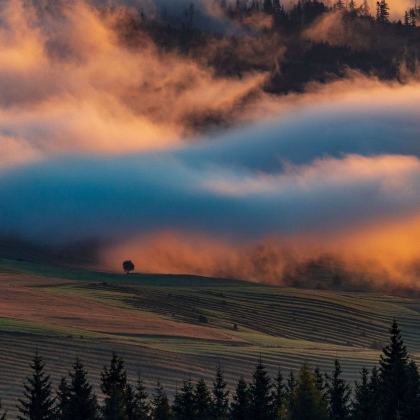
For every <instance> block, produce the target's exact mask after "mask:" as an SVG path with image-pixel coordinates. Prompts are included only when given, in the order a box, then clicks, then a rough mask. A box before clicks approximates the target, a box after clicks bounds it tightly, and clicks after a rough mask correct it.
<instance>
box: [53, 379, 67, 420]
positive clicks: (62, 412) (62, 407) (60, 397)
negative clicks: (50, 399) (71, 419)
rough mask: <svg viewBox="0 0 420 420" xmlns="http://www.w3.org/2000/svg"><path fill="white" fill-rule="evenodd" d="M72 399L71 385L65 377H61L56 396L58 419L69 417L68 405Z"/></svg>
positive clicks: (64, 419)
mask: <svg viewBox="0 0 420 420" xmlns="http://www.w3.org/2000/svg"><path fill="white" fill-rule="evenodd" d="M69 399H70V387H69V384H68V383H67V379H66V378H65V377H63V378H61V381H60V384H59V385H58V391H57V397H56V403H57V406H56V412H57V419H58V420H66V419H67V418H68V405H69Z"/></svg>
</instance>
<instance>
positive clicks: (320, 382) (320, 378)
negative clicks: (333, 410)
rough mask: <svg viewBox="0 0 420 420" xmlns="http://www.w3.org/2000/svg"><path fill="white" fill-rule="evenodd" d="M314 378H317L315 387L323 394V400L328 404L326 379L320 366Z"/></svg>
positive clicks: (315, 371)
mask: <svg viewBox="0 0 420 420" xmlns="http://www.w3.org/2000/svg"><path fill="white" fill-rule="evenodd" d="M314 376H315V386H316V387H317V388H318V390H319V391H320V392H321V395H322V400H323V401H324V403H325V404H328V395H327V384H326V381H325V377H324V375H323V374H322V373H321V371H320V370H319V367H318V366H317V367H316V369H315V370H314Z"/></svg>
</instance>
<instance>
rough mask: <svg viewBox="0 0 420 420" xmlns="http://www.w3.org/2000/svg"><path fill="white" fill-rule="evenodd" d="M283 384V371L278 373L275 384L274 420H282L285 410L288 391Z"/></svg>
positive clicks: (279, 370)
mask: <svg viewBox="0 0 420 420" xmlns="http://www.w3.org/2000/svg"><path fill="white" fill-rule="evenodd" d="M285 388H286V387H285V385H284V382H283V375H282V373H281V369H280V368H279V369H278V371H277V377H276V381H275V384H274V392H273V415H274V419H280V418H281V415H282V413H283V411H284V409H285V407H284V406H285V400H286V390H285Z"/></svg>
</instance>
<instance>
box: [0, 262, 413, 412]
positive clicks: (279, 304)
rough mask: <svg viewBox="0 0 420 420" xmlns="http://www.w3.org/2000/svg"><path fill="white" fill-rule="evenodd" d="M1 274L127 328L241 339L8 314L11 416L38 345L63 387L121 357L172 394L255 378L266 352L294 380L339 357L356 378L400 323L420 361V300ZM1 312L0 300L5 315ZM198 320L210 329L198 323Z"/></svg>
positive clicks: (2, 350)
mask: <svg viewBox="0 0 420 420" xmlns="http://www.w3.org/2000/svg"><path fill="white" fill-rule="evenodd" d="M0 277H1V278H3V280H2V281H3V283H1V284H3V286H2V287H6V285H9V284H12V286H13V287H15V286H16V287H17V286H19V285H20V284H23V283H25V282H28V281H29V280H28V279H30V284H29V283H28V284H29V285H28V286H25V288H24V289H22V290H24V291H27V290H28V291H29V292H30V291H31V290H34V289H36V292H37V296H41V297H42V298H43V299H44V297H45V300H46V302H48V299H62V298H65V300H64V301H66V300H68V301H69V304H71V302H73V300H72V299H77V300H78V302H79V301H80V302H85V303H86V302H87V303H88V304H89V305H92V307H94V305H96V304H99V305H101V308H110V309H112V310H113V311H114V312H115V310H116V308H117V309H118V310H121V311H124V312H121V313H122V314H123V315H122V316H124V319H123V320H122V321H123V322H124V323H126V324H127V325H130V323H134V321H133V320H132V319H131V318H130V316H133V318H134V317H136V318H135V319H137V320H138V319H139V316H140V317H142V316H143V317H145V318H146V317H148V318H147V319H156V320H159V322H161V321H162V320H163V321H168V322H171V325H178V324H179V325H186V326H196V327H198V328H200V331H204V332H207V331H209V332H211V331H215V332H217V333H224V334H225V335H227V336H230V337H233V338H239V339H242V340H238V341H229V340H225V339H206V338H196V337H192V336H191V337H190V336H185V337H180V336H177V335H171V334H170V333H167V334H165V335H162V334H158V333H154V332H153V331H150V332H148V333H147V334H145V333H139V334H137V333H119V332H115V331H112V332H111V331H108V327H107V319H105V318H104V320H103V323H101V325H100V328H96V329H92V328H89V327H87V328H83V327H80V325H79V326H75V325H73V321H72V319H71V317H69V318H68V319H66V320H64V321H63V320H62V319H60V320H59V323H61V324H60V325H59V324H57V323H48V322H47V323H45V322H39V321H38V322H37V321H31V320H28V318H25V317H23V316H22V319H19V318H20V317H19V316H16V315H14V316H13V318H12V317H6V316H4V317H2V318H0V356H1V357H0V394H1V396H2V399H3V401H4V405H5V407H6V408H9V410H10V412H11V413H13V411H14V410H13V406H14V402H15V399H16V397H17V396H19V395H20V392H21V383H22V381H23V380H24V378H25V376H26V374H27V373H28V372H29V371H28V363H29V362H30V359H31V357H32V355H33V353H34V350H35V348H36V347H37V346H38V348H39V350H40V352H41V354H42V355H43V356H44V358H45V360H46V362H47V370H48V371H49V373H51V375H52V378H53V380H54V382H55V383H56V382H57V381H58V380H59V378H60V377H61V376H62V375H63V374H65V372H66V371H67V370H68V369H69V367H70V366H71V363H72V359H73V358H74V357H75V356H77V355H79V356H80V357H81V358H82V359H83V360H84V361H85V364H86V367H87V369H88V371H89V373H90V378H91V382H93V383H95V384H96V385H97V383H98V378H99V372H100V370H101V368H102V366H103V365H104V364H106V363H107V362H108V360H109V359H110V355H111V351H113V350H115V351H117V352H118V353H119V354H120V355H122V356H123V357H124V358H125V360H126V363H127V368H128V371H129V375H130V377H131V378H132V379H134V377H135V375H136V372H137V369H140V370H141V372H142V374H143V377H144V379H145V381H146V384H147V385H148V387H149V388H150V390H151V389H152V388H153V385H154V384H155V382H156V380H157V379H160V380H161V381H162V382H163V384H164V385H165V387H166V389H167V391H169V392H170V393H173V391H174V389H175V387H176V386H177V383H178V384H179V382H180V380H182V378H183V377H185V376H186V375H189V374H191V376H192V378H193V379H198V378H199V377H201V376H203V377H204V378H205V379H206V380H208V381H210V380H211V379H212V376H213V373H214V371H215V368H216V366H217V365H218V364H221V366H222V367H223V369H224V370H225V373H226V376H227V378H228V380H229V382H230V386H231V387H233V386H234V382H235V381H236V380H237V379H238V377H239V375H240V374H241V373H244V374H245V375H246V376H248V377H249V376H250V374H251V371H252V369H253V365H254V363H255V362H256V361H257V359H258V358H259V356H260V355H261V356H262V358H263V360H264V362H265V363H266V364H267V365H268V367H269V370H270V372H272V373H273V374H274V371H275V370H276V369H277V367H278V366H281V367H282V368H283V369H284V371H285V373H286V371H288V370H290V369H296V368H297V367H298V366H300V365H301V364H302V363H303V362H304V361H308V362H310V363H311V364H312V365H319V366H320V368H321V369H322V370H324V371H326V370H328V371H330V370H332V360H333V359H334V358H335V357H339V358H340V359H341V362H342V365H343V369H344V373H345V375H346V376H347V378H348V379H349V380H354V379H356V378H357V375H358V371H359V370H360V368H361V367H362V366H367V367H371V366H372V365H373V364H374V363H375V362H376V361H377V360H378V357H379V351H378V350H377V349H373V348H372V347H373V344H374V342H376V343H383V342H385V341H386V339H387V328H388V327H389V325H390V324H391V322H392V319H393V317H394V316H396V317H397V318H398V321H399V323H400V324H401V326H402V328H403V334H404V338H405V341H406V344H407V345H408V348H409V351H410V352H411V354H412V356H413V357H414V358H416V359H418V358H420V301H419V300H417V299H410V298H404V297H395V296H384V295H377V294H367V293H356V292H333V291H320V290H305V289H296V288H280V287H274V286H265V285H260V284H255V283H248V282H243V281H238V280H226V279H217V278H203V277H196V276H170V275H138V274H130V275H117V274H108V273H98V272H88V271H80V270H79V271H72V270H66V269H61V268H56V267H48V266H41V265H36V264H29V263H23V262H14V261H8V260H0ZM48 279H63V280H64V281H57V282H56V283H54V282H52V281H46V280H48ZM13 287H11V289H10V290H12V291H13V290H14V288H13ZM19 290H20V289H19ZM11 296H15V295H13V294H12V295H11ZM16 296H17V297H16V299H18V298H19V295H18V294H16ZM9 303H10V302H9ZM3 304H5V302H3ZM1 305H2V300H1V299H0V309H1ZM28 305H29V306H31V303H30V302H29V303H28ZM47 307H48V304H47ZM200 315H204V316H205V317H206V318H207V320H208V323H207V324H203V323H200V322H199V316H200ZM150 317H152V318H150ZM140 319H141V318H140ZM120 321H121V320H120ZM136 322H138V321H136ZM174 322H175V324H174ZM64 324H65V325H64ZM234 324H236V325H237V329H234ZM135 327H136V326H135V325H133V329H134V330H135ZM201 329H202V330H201ZM187 335H188V334H187Z"/></svg>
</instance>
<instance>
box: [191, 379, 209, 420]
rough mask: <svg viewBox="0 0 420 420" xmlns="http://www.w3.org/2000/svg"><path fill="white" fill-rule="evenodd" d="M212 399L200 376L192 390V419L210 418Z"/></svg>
mask: <svg viewBox="0 0 420 420" xmlns="http://www.w3.org/2000/svg"><path fill="white" fill-rule="evenodd" d="M211 406H212V400H211V395H210V391H209V389H208V388H207V385H206V382H205V381H204V379H203V378H201V379H200V380H199V381H198V382H197V385H196V387H195V391H194V419H195V420H210V419H211Z"/></svg>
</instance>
